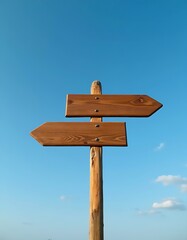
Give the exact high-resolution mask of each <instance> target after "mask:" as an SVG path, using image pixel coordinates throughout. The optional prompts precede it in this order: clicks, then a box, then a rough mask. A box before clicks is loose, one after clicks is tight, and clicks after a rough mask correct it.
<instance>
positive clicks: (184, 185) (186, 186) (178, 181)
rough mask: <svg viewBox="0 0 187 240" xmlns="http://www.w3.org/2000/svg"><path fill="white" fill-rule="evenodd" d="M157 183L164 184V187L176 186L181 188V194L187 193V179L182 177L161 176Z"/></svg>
mask: <svg viewBox="0 0 187 240" xmlns="http://www.w3.org/2000/svg"><path fill="white" fill-rule="evenodd" d="M155 182H158V183H162V184H163V185H164V186H169V185H175V186H177V187H179V188H180V190H181V192H187V178H184V177H181V176H174V175H161V176H158V177H157V179H156V180H155Z"/></svg>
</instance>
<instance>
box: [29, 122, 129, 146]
mask: <svg viewBox="0 0 187 240" xmlns="http://www.w3.org/2000/svg"><path fill="white" fill-rule="evenodd" d="M31 136H32V137H34V138H35V139H36V140H37V141H38V142H39V143H41V144H42V145H43V146H126V145H127V141H126V128H125V123H109V122H106V123H100V122H47V123H44V124H43V125H41V126H40V127H38V128H36V129H35V130H34V131H32V132H31Z"/></svg>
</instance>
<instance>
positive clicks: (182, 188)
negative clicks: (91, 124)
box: [0, 0, 187, 240]
mask: <svg viewBox="0 0 187 240" xmlns="http://www.w3.org/2000/svg"><path fill="white" fill-rule="evenodd" d="M186 43H187V1H185V0H157V1H153V0H152V1H149V0H115V1H114V0H90V1H88V0H61V1H60V0H53V1H52V0H51V1H50V0H0V97H1V101H0V125H1V138H0V240H48V239H52V240H62V239H64V240H75V239H76V240H86V239H88V229H89V226H88V219H89V147H62V148H55V147H51V148H47V147H42V146H41V145H40V144H38V142H36V141H35V140H34V139H33V138H32V137H31V136H30V135H29V133H30V132H31V131H32V130H33V129H34V128H36V127H38V126H39V125H41V124H42V123H44V122H47V121H89V118H82V119H78V118H75V119H67V118H65V105H66V95H67V94H70V93H72V94H76V93H77V94H81V93H82V94H89V93H90V86H91V83H92V82H93V81H94V80H95V79H98V80H100V81H101V83H102V87H103V94H147V95H150V96H151V97H153V98H155V99H157V100H158V101H159V102H161V103H163V105H164V107H163V108H162V109H161V110H159V111H158V112H156V113H155V114H154V115H153V116H151V117H150V118H105V119H104V121H124V122H126V123H127V134H128V147H124V148H121V147H120V148H118V147H105V148H104V162H103V174H104V222H105V239H107V240H123V239H125V240H139V239H140V240H150V239H151V240H186V239H187V228H186V222H187V211H186V210H187V209H186V208H187V140H186V139H187V138H186V136H187V125H186V119H187V109H186V102H187V97H186V96H187V95H186V91H187V80H186V79H187V67H186V64H187V44H186Z"/></svg>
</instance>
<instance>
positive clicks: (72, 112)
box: [66, 94, 162, 117]
mask: <svg viewBox="0 0 187 240" xmlns="http://www.w3.org/2000/svg"><path fill="white" fill-rule="evenodd" d="M161 107H162V104H161V103H159V102H158V101H156V100H154V99H153V98H151V97H149V96H147V95H99V94H93V95H92V94H91V95H89V94H85V95H81V94H75V95H73V94H69V95H67V102H66V117H149V116H151V115H152V114H153V113H155V112H156V111H157V110H158V109H160V108H161Z"/></svg>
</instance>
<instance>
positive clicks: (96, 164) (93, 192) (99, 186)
mask: <svg viewBox="0 0 187 240" xmlns="http://www.w3.org/2000/svg"><path fill="white" fill-rule="evenodd" d="M91 94H93V95H95V94H98V95H99V96H100V95H101V94H102V87H101V83H100V82H99V81H94V82H93V83H92V85H91ZM90 122H92V123H96V122H100V123H99V124H101V122H102V118H99V117H96V118H91V119H90ZM102 155H103V149H102V147H91V148H90V231H89V240H104V223H103V159H102Z"/></svg>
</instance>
